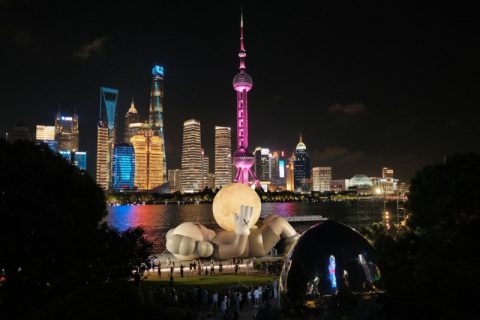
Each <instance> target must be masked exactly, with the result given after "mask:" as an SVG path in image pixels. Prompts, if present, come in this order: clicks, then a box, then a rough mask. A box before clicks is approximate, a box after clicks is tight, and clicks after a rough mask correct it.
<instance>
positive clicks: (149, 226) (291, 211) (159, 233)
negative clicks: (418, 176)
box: [106, 202, 381, 253]
mask: <svg viewBox="0 0 480 320" xmlns="http://www.w3.org/2000/svg"><path fill="white" fill-rule="evenodd" d="M373 211H374V212H376V211H378V210H376V209H375V208H374V210H373ZM352 212H353V211H352V208H351V206H349V205H348V203H304V202H276V203H262V213H261V215H262V217H264V216H267V215H269V214H270V213H275V214H277V215H279V216H282V217H290V216H302V215H322V216H324V217H327V218H329V219H334V220H337V221H340V222H344V223H346V224H350V225H353V226H354V223H352V222H353V220H351V219H350V217H351V216H352ZM379 214H380V216H381V211H380V213H379ZM377 215H378V214H375V215H372V220H377V221H378V217H376V216H377ZM106 221H107V222H108V224H109V225H111V226H112V227H114V228H115V229H117V230H119V231H124V230H126V229H128V228H135V227H142V228H143V229H144V230H145V235H146V237H147V239H148V240H150V241H152V242H153V245H154V248H153V251H154V252H155V253H161V252H163V251H164V250H165V235H166V233H167V232H168V230H170V229H171V228H174V227H176V226H177V225H179V224H180V223H183V222H186V221H192V222H195V223H201V224H203V225H205V226H206V227H208V228H210V229H213V230H215V231H219V230H220V228H219V227H218V226H217V224H216V223H215V220H214V219H213V214H212V204H184V205H172V204H169V205H123V206H116V207H109V209H108V215H107V217H106ZM354 227H355V226H354Z"/></svg>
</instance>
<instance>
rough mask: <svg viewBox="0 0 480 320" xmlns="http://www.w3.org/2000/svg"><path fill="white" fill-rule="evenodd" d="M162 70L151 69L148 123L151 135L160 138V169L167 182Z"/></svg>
mask: <svg viewBox="0 0 480 320" xmlns="http://www.w3.org/2000/svg"><path fill="white" fill-rule="evenodd" d="M163 80H164V68H163V66H161V65H154V66H153V69H152V88H151V91H150V110H149V117H148V123H149V124H150V127H151V128H152V131H153V135H154V136H158V137H160V143H161V145H162V151H161V152H162V158H163V160H162V165H163V167H162V168H161V169H160V170H161V171H162V172H163V174H164V176H163V177H162V180H163V181H167V154H166V152H165V136H164V132H163V108H164V102H163V98H164V91H163Z"/></svg>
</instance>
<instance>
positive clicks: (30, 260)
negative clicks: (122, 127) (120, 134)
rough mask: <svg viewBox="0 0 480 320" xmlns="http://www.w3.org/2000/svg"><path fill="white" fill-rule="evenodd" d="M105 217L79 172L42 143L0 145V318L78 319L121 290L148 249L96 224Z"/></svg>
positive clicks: (135, 235) (139, 239)
mask: <svg viewBox="0 0 480 320" xmlns="http://www.w3.org/2000/svg"><path fill="white" fill-rule="evenodd" d="M106 213H107V210H106V204H105V196H104V194H103V192H102V190H101V189H100V188H99V187H98V186H97V185H96V183H95V182H94V181H93V180H92V179H91V178H90V176H89V175H88V174H87V173H86V172H83V171H80V170H78V169H77V168H76V167H74V166H72V165H70V164H68V163H67V162H66V161H65V160H64V159H63V158H62V157H61V156H59V155H56V154H54V153H52V152H51V151H50V150H49V149H48V148H47V146H45V145H40V146H37V145H33V144H31V143H28V142H19V143H14V144H10V143H7V142H5V140H0V269H3V271H2V273H3V276H4V281H3V283H2V284H0V318H2V317H7V316H9V317H11V318H12V319H17V318H40V319H41V318H49V319H51V318H76V316H78V317H79V318H81V317H82V314H83V315H84V313H85V312H87V310H89V311H88V312H92V310H96V309H95V308H92V303H93V302H95V304H98V302H99V301H108V298H107V297H105V296H103V298H100V297H99V296H98V295H100V294H102V292H109V291H110V290H108V289H107V288H108V287H112V288H113V287H115V288H124V286H122V283H125V281H126V280H127V279H128V278H129V277H130V274H131V270H132V269H133V268H134V267H135V266H136V265H138V264H139V263H140V262H141V261H143V260H144V259H146V258H147V256H148V250H149V247H150V244H149V243H147V242H146V240H144V238H143V231H142V230H141V229H135V230H129V231H127V232H125V233H118V232H116V231H115V230H112V229H110V228H109V227H107V226H106V224H102V220H103V219H104V217H105V215H106ZM120 291H121V290H120ZM118 292H119V290H116V294H118ZM95 296H96V297H97V298H98V299H94V300H95V301H94V300H92V297H95ZM104 307H105V306H104ZM104 307H102V308H98V309H99V310H100V309H106V310H108V308H104ZM68 310H77V312H76V313H75V315H73V314H69V313H68V312H69V311H68Z"/></svg>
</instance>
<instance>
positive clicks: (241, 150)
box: [233, 14, 260, 187]
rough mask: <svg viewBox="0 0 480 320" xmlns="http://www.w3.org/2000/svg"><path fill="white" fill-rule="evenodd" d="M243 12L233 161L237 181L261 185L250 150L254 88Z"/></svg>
mask: <svg viewBox="0 0 480 320" xmlns="http://www.w3.org/2000/svg"><path fill="white" fill-rule="evenodd" d="M243 40H244V38H243V14H241V15H240V52H239V53H238V57H239V58H240V68H239V69H240V72H239V73H237V74H236V75H235V77H234V78H233V88H234V89H235V91H236V92H237V150H236V151H235V153H234V154H233V162H234V164H235V167H236V168H237V173H236V174H235V182H240V183H244V184H248V185H254V186H256V187H259V186H260V183H259V181H258V178H257V177H256V175H255V173H254V172H253V170H252V166H253V163H254V161H255V158H254V156H253V154H252V153H251V152H250V151H249V150H248V91H250V90H251V89H252V86H253V80H252V77H250V75H249V74H248V73H247V72H246V71H245V70H246V69H247V67H246V66H245V58H246V56H247V52H246V51H245V45H244V42H243Z"/></svg>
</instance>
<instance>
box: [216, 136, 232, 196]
mask: <svg viewBox="0 0 480 320" xmlns="http://www.w3.org/2000/svg"><path fill="white" fill-rule="evenodd" d="M230 183H232V129H231V128H230V127H219V126H215V188H216V189H217V188H221V187H223V186H226V185H227V184H230Z"/></svg>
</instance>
